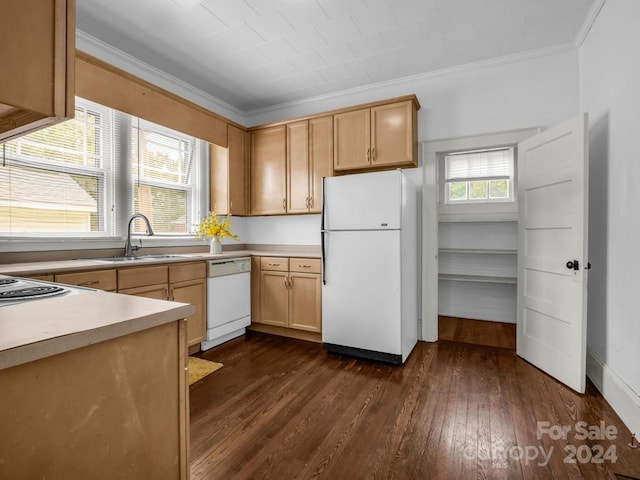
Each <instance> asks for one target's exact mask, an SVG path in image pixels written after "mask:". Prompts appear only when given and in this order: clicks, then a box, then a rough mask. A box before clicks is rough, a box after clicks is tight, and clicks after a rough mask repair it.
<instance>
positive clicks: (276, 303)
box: [260, 270, 289, 327]
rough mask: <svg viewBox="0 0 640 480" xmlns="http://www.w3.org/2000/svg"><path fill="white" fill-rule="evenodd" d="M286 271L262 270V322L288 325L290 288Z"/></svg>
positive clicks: (282, 325)
mask: <svg viewBox="0 0 640 480" xmlns="http://www.w3.org/2000/svg"><path fill="white" fill-rule="evenodd" d="M287 285H288V275H287V273H286V272H277V271H271V270H267V271H265V270H262V271H261V272H260V323H266V324H269V325H278V326H281V327H286V326H287V325H288V317H289V289H288V288H287Z"/></svg>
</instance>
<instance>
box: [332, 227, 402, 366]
mask: <svg viewBox="0 0 640 480" xmlns="http://www.w3.org/2000/svg"><path fill="white" fill-rule="evenodd" d="M325 242H326V256H325V268H326V272H325V273H326V279H325V280H326V284H324V285H323V286H322V341H323V342H325V343H331V344H335V345H341V346H348V347H355V348H361V349H365V350H372V351H375V352H384V353H390V354H395V355H400V354H402V351H401V349H402V346H401V333H402V325H401V317H400V316H401V308H400V299H401V296H400V232H399V231H397V230H395V231H374V232H352V231H347V232H328V233H325Z"/></svg>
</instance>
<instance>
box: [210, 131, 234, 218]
mask: <svg viewBox="0 0 640 480" xmlns="http://www.w3.org/2000/svg"><path fill="white" fill-rule="evenodd" d="M229 197H230V191H229V149H228V148H224V147H221V146H220V145H215V144H213V143H211V144H209V210H212V211H213V210H214V209H215V210H216V212H218V213H219V214H220V215H227V214H228V213H229V210H230V204H231V200H230V198H229Z"/></svg>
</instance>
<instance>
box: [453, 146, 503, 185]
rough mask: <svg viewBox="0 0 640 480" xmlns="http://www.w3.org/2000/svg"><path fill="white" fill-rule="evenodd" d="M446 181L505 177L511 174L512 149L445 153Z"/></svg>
mask: <svg viewBox="0 0 640 480" xmlns="http://www.w3.org/2000/svg"><path fill="white" fill-rule="evenodd" d="M445 175H446V178H445V180H446V181H456V180H475V179H505V178H510V177H511V176H513V149H512V148H506V149H504V148H503V149H498V150H484V151H477V152H464V153H455V154H450V155H445Z"/></svg>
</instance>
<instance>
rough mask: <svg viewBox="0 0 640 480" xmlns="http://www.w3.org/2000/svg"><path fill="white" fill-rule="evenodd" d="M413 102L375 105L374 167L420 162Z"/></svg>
mask: <svg viewBox="0 0 640 480" xmlns="http://www.w3.org/2000/svg"><path fill="white" fill-rule="evenodd" d="M414 112H415V109H414V108H413V102H411V101H407V102H398V103H391V104H388V105H380V106H378V107H372V108H371V166H372V167H383V166H387V165H398V166H400V165H403V166H415V165H417V143H416V144H415V146H414V143H415V142H414V139H415V138H417V137H416V135H415V131H414V130H415V126H416V123H417V122H416V121H415V118H414Z"/></svg>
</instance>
